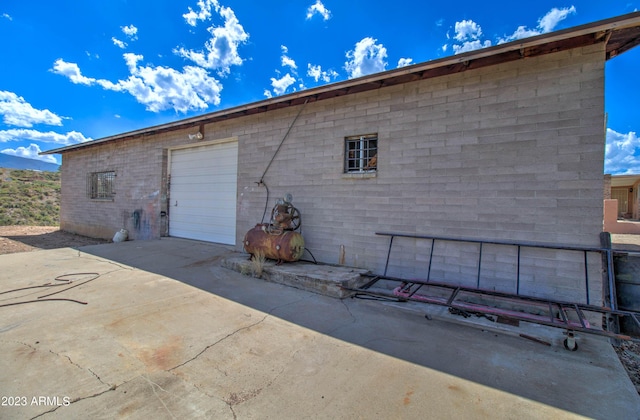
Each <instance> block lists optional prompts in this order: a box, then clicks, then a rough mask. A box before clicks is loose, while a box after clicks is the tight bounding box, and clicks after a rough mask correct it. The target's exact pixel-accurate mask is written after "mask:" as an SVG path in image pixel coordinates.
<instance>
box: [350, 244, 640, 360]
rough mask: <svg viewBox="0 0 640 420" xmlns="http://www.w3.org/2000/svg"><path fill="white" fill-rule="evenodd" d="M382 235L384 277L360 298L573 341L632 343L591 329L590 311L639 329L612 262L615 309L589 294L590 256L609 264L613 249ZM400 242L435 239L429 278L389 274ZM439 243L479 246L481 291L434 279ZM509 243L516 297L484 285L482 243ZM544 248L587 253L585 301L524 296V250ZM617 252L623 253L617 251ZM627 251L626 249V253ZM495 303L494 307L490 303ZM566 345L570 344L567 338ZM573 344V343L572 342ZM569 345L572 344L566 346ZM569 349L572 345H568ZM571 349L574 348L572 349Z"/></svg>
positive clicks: (363, 290)
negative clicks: (494, 320) (534, 329)
mask: <svg viewBox="0 0 640 420" xmlns="http://www.w3.org/2000/svg"><path fill="white" fill-rule="evenodd" d="M376 234H377V235H381V236H388V237H389V238H390V239H389V248H388V251H387V260H386V262H385V268H384V273H383V274H382V275H369V277H370V278H371V280H370V281H369V282H368V283H366V284H365V285H363V286H362V287H360V288H354V289H350V290H351V291H353V292H354V293H355V295H356V296H358V295H368V296H376V297H383V298H389V299H394V300H397V301H416V302H423V303H429V304H435V305H442V306H447V307H449V308H452V309H455V310H458V311H463V312H467V313H476V314H487V315H494V316H498V317H503V318H507V319H514V320H518V321H525V322H532V323H536V324H542V325H547V326H550V327H556V328H562V329H566V330H567V331H568V336H569V337H573V332H574V331H578V332H584V333H589V334H596V335H601V336H606V337H609V338H613V339H622V340H629V339H631V337H630V336H628V335H624V334H621V333H620V332H619V331H617V330H616V331H610V330H603V329H602V328H600V327H599V326H597V325H591V323H590V322H589V321H588V319H587V316H586V315H585V313H590V314H596V316H597V314H600V315H602V316H603V317H605V319H608V318H612V317H617V318H622V317H630V318H631V319H632V320H633V322H634V323H635V324H636V325H637V326H638V327H640V313H638V312H632V311H622V310H618V309H617V307H615V284H614V282H613V280H612V279H613V266H612V265H609V264H608V267H607V275H608V283H609V284H608V290H609V291H610V292H609V293H612V294H613V297H611V296H606V299H605V302H607V303H609V304H610V306H608V307H606V306H597V305H592V304H591V296H589V267H588V262H589V261H588V253H594V252H595V253H601V254H602V255H603V256H605V257H606V258H605V260H606V261H611V260H612V254H613V252H614V251H613V250H612V249H611V248H607V247H605V248H597V247H579V246H565V245H556V244H545V243H531V242H508V241H497V240H491V241H483V240H477V239H468V238H451V237H441V236H425V235H411V234H405V233H389V232H376ZM395 238H410V239H420V240H430V241H431V248H430V251H429V254H430V255H429V259H428V266H427V268H426V278H425V279H419V280H418V279H404V278H398V277H393V276H389V275H387V272H388V268H389V261H390V258H391V250H392V247H393V244H394V239H395ZM436 241H448V242H466V243H474V244H477V245H478V262H477V266H478V270H477V280H476V287H465V286H460V285H455V284H451V283H445V282H441V281H440V282H439V281H434V280H432V278H431V277H432V274H431V271H432V270H431V269H432V263H433V250H434V248H435V244H436ZM485 244H491V245H505V246H513V247H517V264H516V279H515V283H516V284H515V293H505V292H498V291H494V290H486V289H482V288H481V287H480V279H481V274H482V250H483V245H485ZM525 247H527V248H543V249H554V250H566V251H574V252H580V253H583V255H584V285H585V302H586V303H585V302H567V301H561V300H553V299H544V298H539V297H533V296H528V295H523V294H521V293H520V256H521V249H522V248H525ZM616 251H617V252H621V251H618V250H616ZM622 252H624V251H622ZM380 281H386V282H391V284H393V283H394V282H395V283H397V286H395V287H393V289H392V290H391V289H390V288H388V287H387V288H377V287H375V286H376V284H377V283H378V282H380ZM487 300H490V301H491V304H489V303H486V302H485V301H487ZM565 341H566V340H565ZM571 341H573V340H571ZM565 346H567V343H566V342H565ZM568 348H569V347H568ZM570 349H571V350H574V349H572V348H570Z"/></svg>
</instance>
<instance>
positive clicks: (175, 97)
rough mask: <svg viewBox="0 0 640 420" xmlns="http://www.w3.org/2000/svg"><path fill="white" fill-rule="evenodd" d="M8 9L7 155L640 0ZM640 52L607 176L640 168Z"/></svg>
mask: <svg viewBox="0 0 640 420" xmlns="http://www.w3.org/2000/svg"><path fill="white" fill-rule="evenodd" d="M35 3H36V4H34V2H24V1H17V0H9V1H4V2H2V3H1V4H0V40H2V46H1V47H0V62H1V63H2V65H1V66H0V152H1V153H5V154H10V155H16V156H22V157H29V158H34V159H41V160H45V161H52V160H55V161H56V162H57V163H60V156H59V155H55V156H49V155H47V156H39V155H38V153H39V152H40V151H44V150H50V149H54V148H58V147H62V146H65V145H70V144H76V143H78V142H82V141H89V140H92V139H99V138H102V137H106V136H110V135H114V134H119V133H123V132H127V131H131V130H135V129H139V128H144V127H148V126H152V125H157V124H162V123H166V122H170V121H176V120H179V119H183V118H187V117H191V116H195V115H201V114H204V113H207V112H212V111H216V110H219V109H225V108H229V107H232V106H236V105H242V104H247V103H251V102H255V101H259V100H262V99H265V98H267V97H273V96H278V95H282V94H285V93H291V92H294V91H299V90H303V89H308V88H312V87H315V86H319V85H323V84H327V83H331V82H336V81H341V80H346V79H349V78H353V77H358V76H362V75H366V74H371V73H375V72H379V71H383V70H390V69H394V68H397V67H401V66H404V65H407V64H415V63H420V62H424V61H429V60H433V59H438V58H442V57H446V56H451V55H454V54H456V53H460V52H464V51H468V50H472V49H478V48H483V47H487V46H491V45H496V44H498V43H501V42H505V41H511V40H514V39H519V38H522V37H526V36H532V35H537V34H541V33H546V32H550V31H555V30H560V29H565V28H568V27H572V26H577V25H581V24H585V23H590V22H593V21H597V20H601V19H606V18H610V17H614V16H618V15H622V14H626V13H630V12H633V11H636V10H638V9H640V0H634V1H617V0H612V1H610V2H602V1H573V2H571V1H569V2H563V0H553V1H546V0H540V1H537V2H533V3H531V5H529V6H514V3H513V1H494V2H490V3H489V4H487V3H485V2H477V1H468V0H459V1H458V2H456V3H448V2H430V1H424V2H417V1H404V0H396V1H394V2H392V3H391V4H392V7H390V6H389V4H390V3H389V2H382V1H379V0H368V1H360V0H350V1H338V0H280V1H263V2H254V1H239V0H156V1H155V2H145V1H134V0H111V1H104V2H93V1H84V0H60V1H56V2H46V1H39V2H35ZM638 67H640V47H638V48H635V49H633V50H631V51H629V52H626V53H624V54H623V55H621V56H619V57H616V58H614V59H612V60H610V61H609V62H608V63H607V69H606V76H605V77H606V79H605V80H606V82H605V83H606V104H605V106H606V111H607V114H608V124H607V127H608V129H607V146H606V159H605V168H604V169H605V172H606V173H614V174H621V173H640V140H639V139H638V136H637V133H638V132H639V130H640V108H639V107H638V105H637V104H638V98H639V97H640V77H638V74H639V72H638Z"/></svg>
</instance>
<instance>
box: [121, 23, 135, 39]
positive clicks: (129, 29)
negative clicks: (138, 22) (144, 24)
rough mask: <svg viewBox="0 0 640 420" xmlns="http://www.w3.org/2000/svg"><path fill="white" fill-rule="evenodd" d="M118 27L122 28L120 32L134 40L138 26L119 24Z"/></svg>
mask: <svg viewBox="0 0 640 420" xmlns="http://www.w3.org/2000/svg"><path fill="white" fill-rule="evenodd" d="M120 29H122V33H124V34H125V35H126V36H128V37H129V39H130V40H132V41H135V40H136V39H138V28H136V27H135V26H133V25H129V26H121V27H120Z"/></svg>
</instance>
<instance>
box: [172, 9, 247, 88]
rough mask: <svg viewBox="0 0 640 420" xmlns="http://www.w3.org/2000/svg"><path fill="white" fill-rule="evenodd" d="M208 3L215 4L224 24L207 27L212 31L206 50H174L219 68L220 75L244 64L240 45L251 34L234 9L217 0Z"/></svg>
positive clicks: (199, 63) (196, 62)
mask: <svg viewBox="0 0 640 420" xmlns="http://www.w3.org/2000/svg"><path fill="white" fill-rule="evenodd" d="M200 3H203V5H204V3H205V2H203V1H200V2H198V4H199V5H200ZM206 4H207V5H210V6H211V5H215V10H216V11H217V12H218V13H219V15H220V16H221V17H222V18H223V20H224V25H223V26H211V27H209V28H208V29H207V30H208V31H209V33H211V38H210V39H208V40H207V41H206V42H205V45H204V50H201V51H196V50H191V49H185V48H182V47H181V48H175V49H174V50H173V52H174V53H175V54H177V55H178V56H180V57H183V58H186V59H188V60H191V61H193V62H194V63H195V64H196V65H198V66H200V67H204V68H206V69H211V70H217V71H218V74H220V75H225V74H229V72H230V67H231V66H233V65H238V66H239V65H241V64H242V62H243V60H242V58H241V57H240V55H239V54H238V45H240V44H242V43H245V42H246V41H247V39H248V38H249V34H247V33H246V32H245V31H244V28H243V27H242V25H241V24H240V22H239V21H238V18H237V17H236V15H235V13H234V11H233V10H231V9H230V8H228V7H221V6H218V3H217V1H214V0H207V1H206ZM210 9H211V7H209V9H207V10H209V12H208V13H209V17H208V18H207V19H209V18H210V14H211V13H210ZM190 10H191V9H190ZM185 19H186V18H185ZM198 19H200V18H198ZM187 22H189V20H187Z"/></svg>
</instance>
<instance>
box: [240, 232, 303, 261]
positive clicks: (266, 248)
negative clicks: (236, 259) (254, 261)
mask: <svg viewBox="0 0 640 420" xmlns="http://www.w3.org/2000/svg"><path fill="white" fill-rule="evenodd" d="M244 249H245V251H246V252H247V253H249V254H251V255H255V254H256V253H262V254H263V255H264V256H265V257H266V258H269V259H272V260H277V261H278V262H282V261H287V262H294V261H298V260H299V259H300V258H301V257H302V254H303V253H304V238H303V237H302V235H301V234H299V233H298V232H294V231H290V230H284V231H283V230H273V229H271V228H270V226H269V225H268V224H265V223H259V224H257V225H256V226H255V227H254V228H253V229H251V230H250V231H248V232H247V233H246V235H244Z"/></svg>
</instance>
